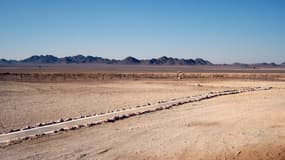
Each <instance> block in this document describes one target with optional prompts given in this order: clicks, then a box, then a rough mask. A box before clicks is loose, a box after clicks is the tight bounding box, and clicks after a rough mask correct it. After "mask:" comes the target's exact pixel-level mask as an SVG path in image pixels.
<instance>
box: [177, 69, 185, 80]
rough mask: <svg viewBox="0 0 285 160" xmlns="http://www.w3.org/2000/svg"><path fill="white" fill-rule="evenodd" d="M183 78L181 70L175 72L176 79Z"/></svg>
mask: <svg viewBox="0 0 285 160" xmlns="http://www.w3.org/2000/svg"><path fill="white" fill-rule="evenodd" d="M183 78H184V74H183V73H182V72H181V71H179V72H178V73H177V79H183Z"/></svg>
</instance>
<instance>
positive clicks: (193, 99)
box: [0, 87, 272, 147]
mask: <svg viewBox="0 0 285 160" xmlns="http://www.w3.org/2000/svg"><path fill="white" fill-rule="evenodd" d="M271 88H272V87H266V88H264V87H256V88H242V89H238V90H236V89H232V90H225V91H218V92H209V93H206V94H202V95H198V96H194V97H187V98H183V99H184V100H182V101H178V102H176V101H174V102H173V103H170V104H167V105H163V104H162V106H159V107H156V108H152V109H149V110H145V111H138V112H135V113H129V114H122V115H119V116H114V117H111V118H108V119H106V120H99V121H96V122H91V123H87V124H80V125H74V126H71V127H64V128H60V129H57V130H53V131H47V132H44V133H40V134H35V135H28V136H25V137H20V138H16V139H12V140H7V141H6V142H5V143H4V144H0V147H3V146H9V145H13V144H18V143H21V142H23V141H26V140H33V139H37V138H40V137H43V136H46V135H51V134H55V133H58V132H63V131H68V130H77V129H80V128H85V127H92V126H96V125H100V124H103V123H110V122H111V123H113V122H115V121H118V120H123V119H126V118H129V117H133V116H137V115H142V114H147V113H152V112H156V111H160V110H165V109H170V108H172V107H174V106H179V105H182V104H185V103H191V102H197V101H201V100H204V99H210V98H213V97H217V96H223V95H230V94H238V93H243V92H251V91H259V90H269V89H271ZM173 100H174V99H173ZM148 105H150V104H148ZM144 106H146V105H144ZM139 107H142V106H139ZM123 110H124V109H123ZM84 117H88V116H81V118H84ZM89 117H90V116H89ZM71 120H72V119H71ZM66 121H70V119H67V120H66ZM55 122H56V123H61V122H64V120H62V119H60V120H59V121H55ZM50 124H55V123H50ZM50 124H48V123H45V124H42V125H38V126H39V127H40V126H45V125H50ZM25 130H28V129H27V128H25Z"/></svg>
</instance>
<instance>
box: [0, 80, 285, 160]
mask: <svg viewBox="0 0 285 160" xmlns="http://www.w3.org/2000/svg"><path fill="white" fill-rule="evenodd" d="M196 83H198V82H196V81H121V82H106V83H94V82H93V83H75V82H74V83H20V82H1V83H0V86H1V87H0V90H1V92H0V93H1V96H0V98H1V100H0V102H1V105H0V106H1V113H0V114H1V122H2V125H4V127H6V128H2V131H4V130H5V129H7V128H13V127H18V126H22V125H26V124H30V123H35V122H38V121H45V120H50V119H52V120H53V119H57V118H58V117H62V116H67V117H68V116H78V115H80V114H89V113H90V112H92V113H93V112H100V111H106V110H109V109H114V108H116V107H125V106H129V105H138V104H145V103H148V102H151V101H159V100H164V99H168V98H170V99H171V98H175V97H184V96H188V95H195V94H199V93H204V92H208V91H212V90H222V89H225V88H232V87H246V86H272V87H274V88H273V89H272V90H268V91H259V92H251V93H243V94H238V95H229V96H224V97H218V98H214V99H210V100H205V101H201V102H196V103H193V104H186V105H182V106H179V107H177V108H175V109H170V110H165V111H161V112H156V113H151V114H147V115H142V116H138V117H133V118H130V119H126V120H123V121H118V122H116V123H111V124H103V125H100V126H96V127H93V128H87V129H81V130H77V131H71V132H67V133H61V134H59V135H54V136H51V137H44V138H41V139H37V140H32V141H27V142H24V143H21V144H17V145H13V146H9V147H6V148H1V149H0V159H250V160H255V159H280V160H284V159H285V125H284V122H285V98H284V97H285V82H277V81H245V80H244V81H237V80H231V81H229V80H228V81H204V82H199V83H200V84H202V87H198V86H197V85H195V84H196ZM130 97H131V98H130ZM114 104H115V105H114ZM113 107H114V108H113ZM63 108H64V109H63ZM3 111H5V112H3ZM28 111H29V112H28ZM4 117H5V118H4Z"/></svg>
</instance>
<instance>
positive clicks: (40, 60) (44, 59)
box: [0, 55, 212, 65]
mask: <svg viewBox="0 0 285 160" xmlns="http://www.w3.org/2000/svg"><path fill="white" fill-rule="evenodd" d="M0 63H34V64H56V63H66V64H70V63H78V64H79V63H80V64H81V63H95V64H96V63H97V64H131V65H135V64H145V65H212V63H211V62H209V61H207V60H203V59H201V58H197V59H179V58H172V57H166V56H163V57H160V58H152V59H136V58H134V57H126V58H125V59H122V60H116V59H108V58H102V57H93V56H83V55H76V56H68V57H62V58H58V57H55V56H53V55H34V56H31V57H29V58H26V59H23V60H19V61H16V60H6V59H0Z"/></svg>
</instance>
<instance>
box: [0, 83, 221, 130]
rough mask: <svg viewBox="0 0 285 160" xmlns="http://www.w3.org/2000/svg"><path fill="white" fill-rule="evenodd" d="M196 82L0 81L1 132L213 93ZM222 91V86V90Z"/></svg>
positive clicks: (209, 87) (210, 88)
mask: <svg viewBox="0 0 285 160" xmlns="http://www.w3.org/2000/svg"><path fill="white" fill-rule="evenodd" d="M198 83H199V82H196V81H164V80H162V81H156V80H153V81H109V82H106V81H105V82H67V83H21V82H1V81H0V110H1V112H0V132H4V131H9V130H10V129H16V128H21V127H25V126H27V125H35V124H36V123H38V122H47V121H50V120H57V119H59V118H69V117H79V116H80V115H87V114H93V113H100V112H107V111H111V110H115V109H121V108H128V107H134V106H137V105H143V104H147V103H149V102H158V101H161V100H169V99H172V98H181V97H186V96H190V95H196V94H200V93H204V92H207V91H209V90H215V89H217V87H212V86H210V85H207V86H202V87H201V86H200V87H199V86H197V84H198ZM224 88H225V87H224Z"/></svg>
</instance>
